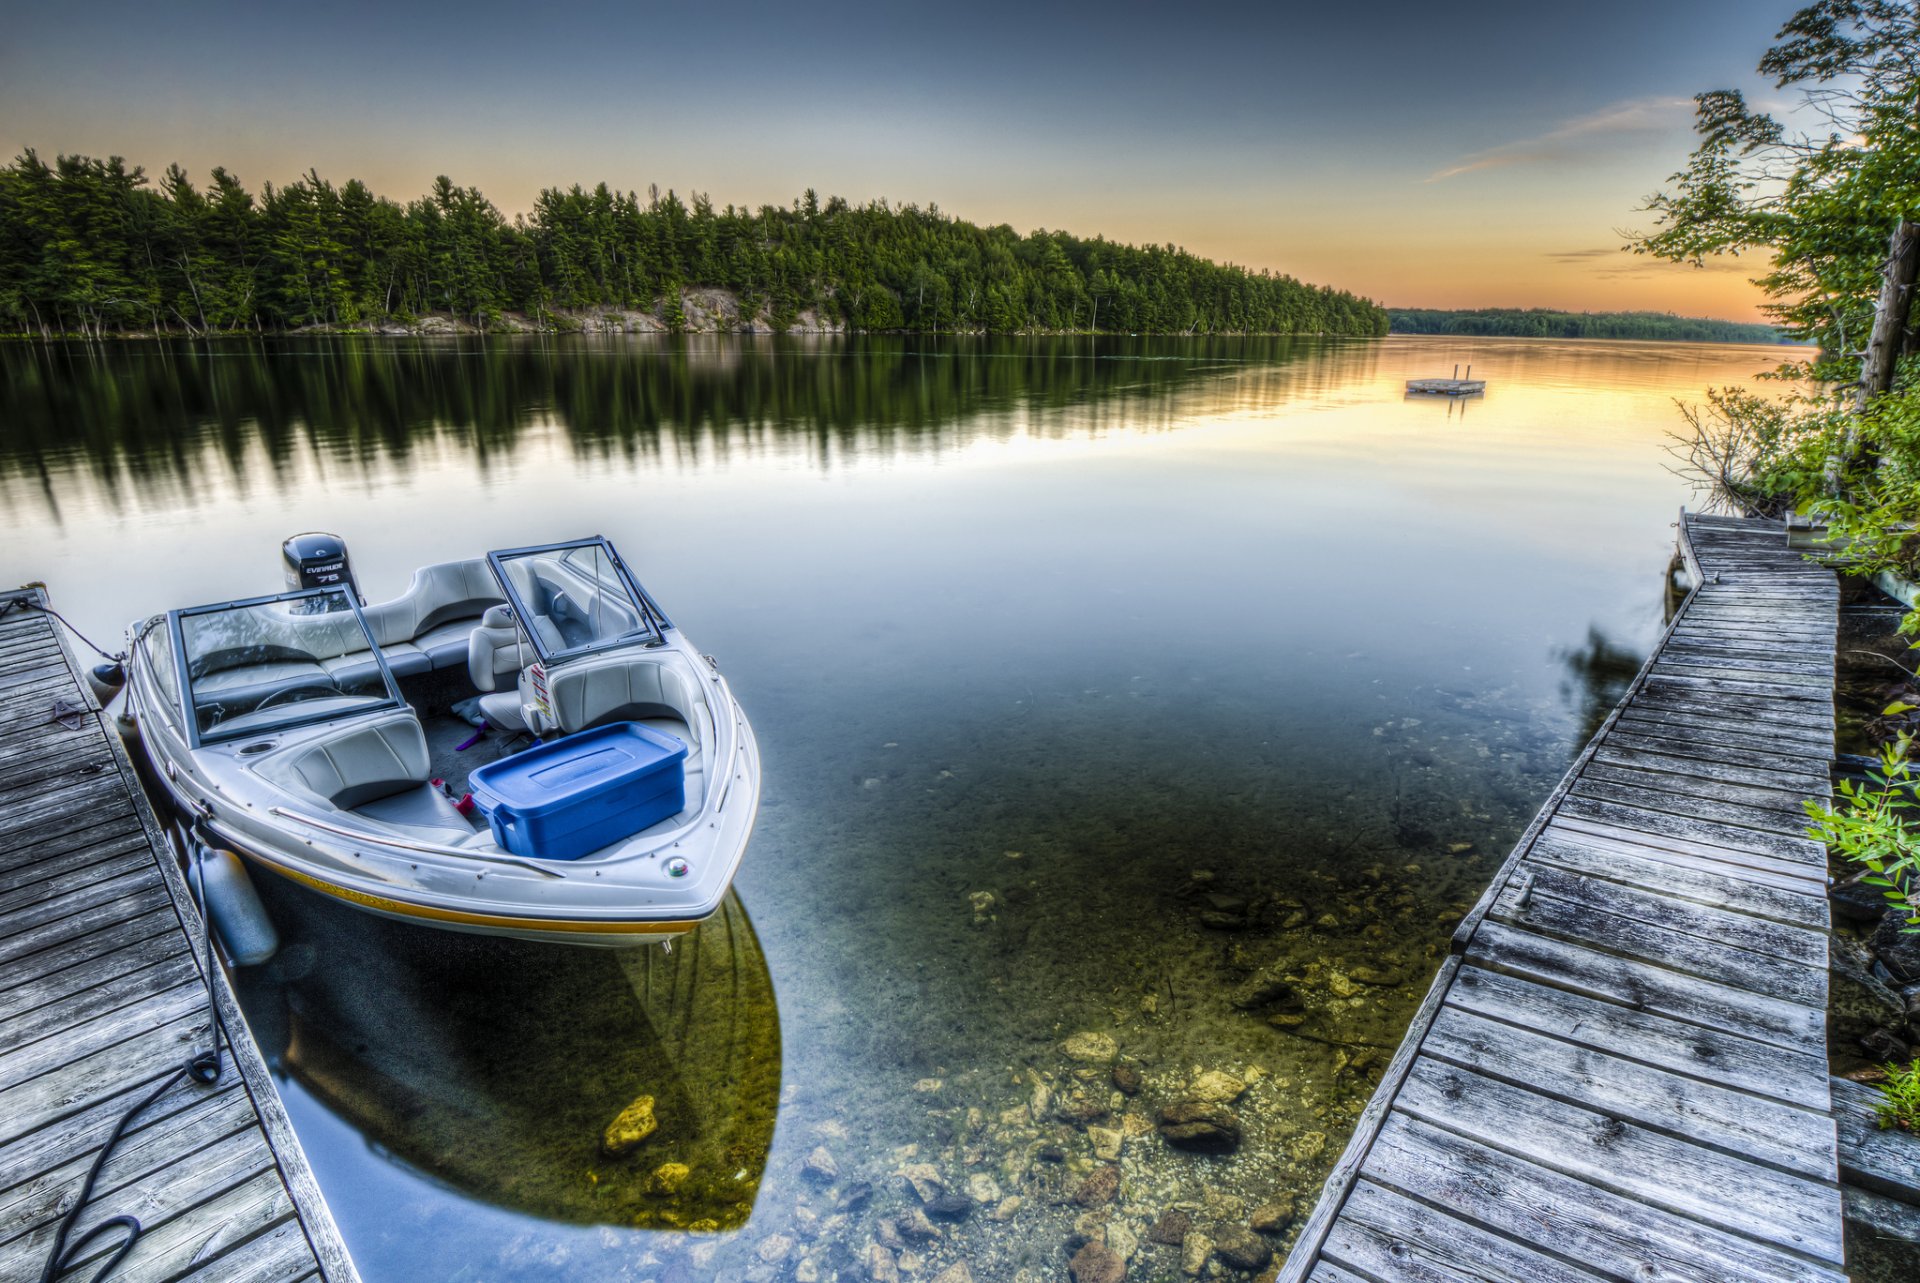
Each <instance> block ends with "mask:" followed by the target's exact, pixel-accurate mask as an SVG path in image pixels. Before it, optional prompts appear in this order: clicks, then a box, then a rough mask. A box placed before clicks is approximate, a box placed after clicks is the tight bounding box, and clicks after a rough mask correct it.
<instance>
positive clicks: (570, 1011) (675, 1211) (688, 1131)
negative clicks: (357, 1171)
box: [240, 879, 780, 1230]
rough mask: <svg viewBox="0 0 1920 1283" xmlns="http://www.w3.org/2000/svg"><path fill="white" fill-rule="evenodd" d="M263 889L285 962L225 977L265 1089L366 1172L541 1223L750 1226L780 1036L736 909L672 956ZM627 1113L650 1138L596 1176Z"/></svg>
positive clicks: (748, 926) (776, 1091) (774, 1098)
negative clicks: (508, 933) (344, 1134)
mask: <svg viewBox="0 0 1920 1283" xmlns="http://www.w3.org/2000/svg"><path fill="white" fill-rule="evenodd" d="M273 881H274V880H273V879H262V882H263V883H271V882H273ZM261 889H262V892H263V894H266V895H269V896H270V897H271V901H270V905H269V907H270V909H271V911H272V912H273V914H274V918H275V921H276V923H277V925H278V926H279V927H280V930H281V933H282V936H283V939H285V941H286V944H285V945H284V946H283V948H282V950H281V952H280V954H279V955H278V956H277V957H276V958H275V959H274V960H273V961H271V962H269V963H267V964H266V965H264V966H262V967H257V968H252V969H250V970H249V971H246V972H243V973H242V974H241V977H240V983H241V986H242V990H243V994H242V997H243V1002H244V1005H245V1007H246V1011H247V1016H248V1020H249V1023H250V1024H251V1025H252V1026H253V1029H254V1032H255V1034H256V1036H257V1037H258V1038H259V1040H260V1043H261V1045H262V1048H263V1049H264V1050H265V1051H266V1053H267V1055H268V1057H269V1061H270V1063H271V1064H272V1065H273V1067H274V1070H275V1072H276V1073H277V1074H280V1075H286V1076H290V1077H292V1078H294V1079H295V1080H297V1081H298V1083H299V1084H300V1086H301V1087H303V1088H304V1089H305V1091H306V1092H308V1093H310V1094H311V1095H312V1096H313V1097H314V1098H316V1099H317V1100H318V1101H320V1102H321V1103H323V1104H324V1105H325V1106H326V1107H327V1108H328V1109H330V1110H331V1111H332V1112H333V1113H334V1114H335V1115H336V1116H337V1117H338V1118H339V1119H340V1120H341V1121H342V1122H345V1123H346V1124H348V1125H349V1126H351V1127H352V1128H354V1129H355V1130H356V1131H357V1132H358V1133H359V1134H360V1135H361V1136H362V1137H364V1139H365V1141H366V1143H367V1144H368V1145H369V1146H370V1147H371V1148H372V1149H373V1150H374V1151H375V1152H377V1153H379V1154H381V1155H382V1156H383V1157H385V1158H386V1159H388V1160H389V1161H391V1162H393V1163H396V1164H400V1165H402V1166H404V1167H406V1168H407V1169H410V1170H411V1171H413V1172H415V1173H417V1174H419V1175H421V1176H424V1177H426V1178H428V1179H430V1180H433V1181H435V1182H438V1183H440V1184H443V1185H446V1186H450V1187H452V1188H453V1189H455V1190H457V1191H459V1192H460V1193H462V1194H464V1195H466V1196H468V1197H471V1198H475V1199H479V1200H483V1201H485V1202H487V1203H491V1204H494V1205H497V1206H500V1207H503V1208H507V1209H510V1210H513V1211H517V1212H521V1213H526V1214H530V1215H534V1216H540V1217H545V1218H548V1219H550V1220H558V1221H571V1222H576V1223H584V1224H603V1225H605V1224H615V1225H628V1226H638V1227H642V1228H660V1229H689V1230H728V1229H736V1228H738V1227H740V1226H742V1225H744V1224H746V1222H747V1219H748V1217H749V1216H750V1215H751V1213H752V1211H753V1203H754V1197H755V1195H756V1193H757V1192H758V1190H759V1186H760V1179H761V1174H762V1172H763V1170H764V1169H765V1167H766V1161H767V1152H768V1149H769V1148H770V1146H771V1145H772V1143H773V1130H774V1117H775V1113H776V1110H777V1108H778V1105H779V1095H780V1022H779V1015H778V1011H777V1009H776V1007H775V1005H774V997H773V982H772V977H771V976H770V975H769V974H768V971H767V962H766V958H765V957H764V955H763V954H762V953H761V951H760V942H759V940H758V938H757V937H756V936H755V934H754V930H753V925H752V923H751V922H750V921H749V920H748V918H747V913H746V910H745V909H744V908H742V907H741V905H740V901H739V898H738V896H737V895H735V894H733V893H732V892H729V893H728V895H727V898H726V900H725V902H724V903H723V904H722V906H721V908H720V910H719V912H717V913H715V914H714V915H713V916H712V917H711V918H709V919H708V920H707V921H706V922H704V923H702V924H701V925H700V926H699V928H698V929H697V930H695V931H693V932H690V933H689V934H687V935H686V936H683V937H681V938H680V940H678V941H677V942H676V943H675V944H674V946H673V948H672V950H671V952H668V951H666V950H664V949H661V948H658V947H648V948H641V949H629V950H601V949H568V948H560V947H556V946H553V945H541V944H528V943H522V942H518V941H513V940H504V939H497V938H488V937H483V936H467V935H455V934H452V933H448V932H442V931H423V930H420V929H419V928H417V927H409V926H406V925H404V924H400V923H392V922H387V921H384V920H382V919H378V918H374V917H371V916H369V915H366V914H361V913H356V912H353V911H351V910H348V909H344V908H341V907H339V906H336V905H334V904H332V903H331V902H326V901H322V900H320V899H319V898H318V897H315V896H311V895H308V894H306V893H305V892H303V891H301V890H299V889H298V888H292V887H287V886H265V885H263V886H262V888H261ZM641 1096H651V1097H652V1098H653V1115H654V1118H655V1120H656V1121H657V1124H658V1127H657V1130H655V1131H654V1132H653V1133H652V1134H651V1135H649V1136H647V1137H646V1138H645V1140H643V1141H642V1142H640V1143H639V1145H638V1146H637V1147H636V1148H634V1149H633V1150H632V1152H630V1153H628V1154H626V1155H624V1156H621V1157H613V1156H610V1155H609V1154H608V1153H607V1152H606V1151H605V1149H604V1148H603V1138H604V1136H605V1133H606V1130H607V1127H608V1124H610V1123H611V1122H613V1120H614V1119H615V1118H616V1117H618V1116H619V1115H620V1114H621V1113H622V1111H623V1110H626V1109H627V1107H628V1106H629V1105H630V1104H632V1103H633V1102H634V1101H635V1100H636V1099H637V1098H639V1097H641Z"/></svg>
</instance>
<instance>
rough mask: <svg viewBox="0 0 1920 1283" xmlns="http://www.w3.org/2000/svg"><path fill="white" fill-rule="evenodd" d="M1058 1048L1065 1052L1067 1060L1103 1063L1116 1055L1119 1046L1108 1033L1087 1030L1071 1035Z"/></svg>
mask: <svg viewBox="0 0 1920 1283" xmlns="http://www.w3.org/2000/svg"><path fill="white" fill-rule="evenodd" d="M1060 1050H1062V1051H1064V1052H1065V1053H1066V1054H1067V1058H1068V1059H1069V1060H1085V1061H1093V1062H1100V1063H1104V1062H1106V1061H1109V1060H1112V1059H1113V1058H1114V1057H1115V1056H1116V1055H1118V1054H1119V1052H1120V1047H1119V1044H1118V1043H1116V1042H1114V1040H1113V1038H1112V1036H1111V1035H1109V1034H1103V1033H1095V1032H1087V1033H1077V1034H1075V1035H1073V1037H1071V1038H1069V1039H1067V1040H1066V1041H1065V1042H1064V1043H1062V1044H1060Z"/></svg>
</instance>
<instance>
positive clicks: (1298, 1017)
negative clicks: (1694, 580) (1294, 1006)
mask: <svg viewBox="0 0 1920 1283" xmlns="http://www.w3.org/2000/svg"><path fill="white" fill-rule="evenodd" d="M1267 1023H1268V1024H1270V1025H1272V1026H1273V1027H1274V1028H1275V1029H1298V1028H1299V1027H1300V1026H1301V1025H1304V1024H1306V1023H1307V1013H1306V1012H1304V1011H1276V1012H1274V1013H1273V1014H1272V1015H1271V1016H1268V1017H1267Z"/></svg>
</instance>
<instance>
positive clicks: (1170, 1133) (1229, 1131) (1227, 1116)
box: [1160, 1100, 1240, 1153]
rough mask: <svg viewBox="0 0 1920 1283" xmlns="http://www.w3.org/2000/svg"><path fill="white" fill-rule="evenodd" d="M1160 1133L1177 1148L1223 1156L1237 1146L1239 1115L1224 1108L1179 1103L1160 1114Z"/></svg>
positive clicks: (1206, 1103)
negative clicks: (1221, 1154) (1222, 1154)
mask: <svg viewBox="0 0 1920 1283" xmlns="http://www.w3.org/2000/svg"><path fill="white" fill-rule="evenodd" d="M1160 1134H1161V1135H1162V1136H1164V1137H1166V1139H1167V1143H1168V1144H1171V1145H1177V1146H1179V1147H1180V1148H1181V1149H1197V1150H1203V1151H1211V1152H1214V1153H1224V1152H1226V1151H1228V1150H1232V1149H1237V1148H1239V1145H1240V1116H1239V1115H1238V1114H1236V1113H1234V1112H1233V1111H1232V1110H1231V1109H1228V1108H1227V1107H1226V1106H1225V1105H1221V1104H1217V1103H1215V1102H1212V1101H1206V1100H1183V1101H1180V1102H1178V1103H1176V1104H1172V1105H1168V1106H1167V1107H1166V1108H1165V1109H1163V1110H1161V1111H1160Z"/></svg>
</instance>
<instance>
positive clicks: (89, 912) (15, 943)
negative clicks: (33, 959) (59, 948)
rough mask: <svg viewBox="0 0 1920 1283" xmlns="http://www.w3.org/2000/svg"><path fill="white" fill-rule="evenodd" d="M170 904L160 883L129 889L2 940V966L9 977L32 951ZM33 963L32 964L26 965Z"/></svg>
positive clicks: (0, 962)
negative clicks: (114, 897) (112, 897)
mask: <svg viewBox="0 0 1920 1283" xmlns="http://www.w3.org/2000/svg"><path fill="white" fill-rule="evenodd" d="M166 903H167V892H166V889H165V888H164V887H162V886H159V885H158V884H153V883H149V884H147V885H145V886H142V887H137V888H135V889H133V890H130V891H128V892H127V893H126V894H125V895H122V896H119V897H117V898H116V899H112V900H106V901H102V902H101V903H99V904H95V905H92V906H90V907H88V908H85V909H82V910H80V911H79V912H78V913H70V914H68V915H67V916H66V917H63V918H58V919H55V920H54V921H52V922H47V923H43V924H41V925H39V926H36V927H33V928H32V929H30V930H27V931H22V932H20V933H19V934H18V935H11V936H7V937H5V938H4V939H0V967H4V968H5V970H6V972H7V975H8V978H9V979H11V978H12V977H13V975H14V974H16V964H22V963H23V962H24V960H25V959H26V958H27V957H28V956H29V955H31V954H35V953H38V952H40V951H41V950H44V949H48V948H52V947H54V946H55V945H60V944H64V943H66V942H68V941H70V940H73V939H75V938H76V937H79V936H84V935H88V934H90V933H92V932H94V931H97V930H99V929H100V928H102V927H106V926H111V925H113V924H114V923H117V922H123V921H125V920H126V919H128V918H133V917H138V916H140V915H141V914H143V913H150V912H152V911H153V910H154V909H156V908H160V907H162V906H164V905H165V904H166ZM25 965H28V966H30V965H32V964H25Z"/></svg>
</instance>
